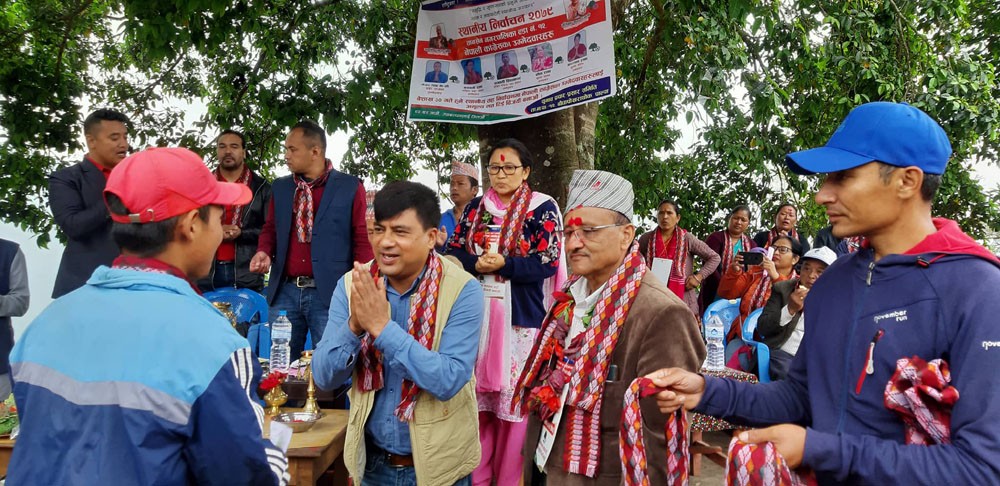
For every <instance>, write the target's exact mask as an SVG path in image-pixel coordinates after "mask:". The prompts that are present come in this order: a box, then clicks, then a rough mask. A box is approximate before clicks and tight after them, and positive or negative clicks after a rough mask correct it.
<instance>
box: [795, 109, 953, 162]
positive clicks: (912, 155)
mask: <svg viewBox="0 0 1000 486" xmlns="http://www.w3.org/2000/svg"><path fill="white" fill-rule="evenodd" d="M949 158H951V143H950V142H948V136H947V135H945V133H944V129H942V128H941V125H938V123H937V122H936V121H934V120H933V119H932V118H931V117H929V116H927V114H926V113H924V112H922V111H920V110H919V109H917V108H914V107H912V106H910V105H908V104H906V103H889V102H884V101H877V102H873V103H865V104H863V105H860V106H858V107H855V108H854V109H853V110H851V112H850V113H848V114H847V118H844V121H843V122H842V123H841V124H840V127H838V128H837V131H836V132H833V136H831V137H830V141H828V142H826V145H825V146H823V147H819V148H814V149H809V150H803V151H801V152H793V153H790V154H788V155H787V156H786V158H785V163H787V164H788V168H789V169H791V171H792V172H794V173H796V174H800V175H810V174H817V173H826V172H837V171H839V170H846V169H851V168H854V167H858V166H860V165H864V164H867V163H869V162H874V161H879V162H884V163H886V164H889V165H894V166H897V167H910V166H916V167H919V168H920V169H921V170H923V171H924V172H925V173H927V174H941V173H943V172H944V168H945V166H946V165H948V159H949Z"/></svg>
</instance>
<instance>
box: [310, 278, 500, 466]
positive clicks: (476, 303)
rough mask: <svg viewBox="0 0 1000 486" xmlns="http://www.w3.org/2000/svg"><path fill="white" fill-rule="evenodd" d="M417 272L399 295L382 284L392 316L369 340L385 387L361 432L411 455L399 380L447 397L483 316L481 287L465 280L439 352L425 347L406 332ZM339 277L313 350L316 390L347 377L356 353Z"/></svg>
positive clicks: (472, 357) (469, 358)
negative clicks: (379, 360) (323, 329)
mask: <svg viewBox="0 0 1000 486" xmlns="http://www.w3.org/2000/svg"><path fill="white" fill-rule="evenodd" d="M421 279H423V274H422V273H421V275H420V277H419V278H417V280H416V281H414V282H413V285H412V286H411V287H410V288H409V290H407V291H406V292H405V293H403V294H400V293H399V292H397V291H396V290H395V289H393V288H392V286H390V285H389V284H388V282H387V283H386V297H387V299H388V300H389V308H390V310H391V315H392V320H391V321H390V322H389V323H388V324H387V325H386V327H385V329H384V330H383V331H382V333H381V334H379V336H378V338H376V339H375V347H376V348H377V349H378V350H380V351H382V360H383V361H382V364H383V369H384V370H385V382H384V383H385V386H383V387H382V389H381V390H379V391H377V392H376V395H375V406H374V408H373V409H372V412H371V414H370V415H369V416H368V422H367V423H366V424H365V432H366V436H367V438H368V440H370V441H372V442H373V443H374V444H375V445H376V446H378V447H379V448H381V449H384V450H386V451H388V452H391V453H393V454H403V455H406V454H411V453H412V450H413V449H412V447H411V445H410V429H409V425H408V424H407V423H406V422H401V421H400V420H399V419H398V418H396V414H395V411H396V406H397V405H399V400H400V388H401V387H402V384H403V379H404V378H405V379H408V380H411V381H413V382H414V383H415V384H416V385H417V386H418V387H420V389H421V390H423V391H425V392H427V393H430V394H431V395H432V396H434V397H435V398H437V399H438V400H442V401H443V400H448V399H450V398H452V397H454V396H455V394H457V393H458V391H459V390H461V389H462V387H463V386H465V384H466V383H468V381H469V379H471V378H472V372H473V368H474V366H475V362H476V354H477V353H478V351H479V330H480V327H481V326H482V319H483V301H484V296H483V290H482V287H480V285H479V282H478V281H476V280H470V281H468V282H467V283H466V284H465V287H463V288H462V291H461V292H460V293H459V295H458V299H457V300H456V301H455V304H454V306H453V307H452V309H451V313H450V314H449V315H448V323H447V325H446V326H445V328H444V330H443V331H442V332H441V345H440V346H439V348H438V349H439V351H438V352H434V351H430V350H428V349H427V348H424V347H423V346H421V345H420V343H418V342H417V341H416V340H415V339H413V336H410V334H409V333H408V332H407V325H408V323H409V319H410V296H411V295H413V293H414V292H415V291H416V289H417V287H418V286H419V285H420V281H421ZM344 287H345V285H344V280H343V278H341V280H340V282H338V283H337V290H336V291H334V293H333V299H332V300H331V302H330V318H329V321H328V322H327V324H326V332H325V333H324V334H323V340H322V341H320V343H319V345H318V346H317V347H316V351H315V353H314V354H313V364H312V366H313V375H314V378H315V380H316V384H317V385H318V386H319V387H320V388H322V389H331V388H334V387H336V386H338V385H340V384H341V383H343V382H345V381H347V379H348V378H350V376H351V372H352V371H353V370H354V366H355V363H356V361H357V359H358V353H359V352H360V351H361V339H360V337H359V336H356V335H355V334H354V333H353V332H351V329H350V326H349V325H348V323H347V322H348V319H349V317H350V307H349V305H348V302H347V293H346V291H345V289H344Z"/></svg>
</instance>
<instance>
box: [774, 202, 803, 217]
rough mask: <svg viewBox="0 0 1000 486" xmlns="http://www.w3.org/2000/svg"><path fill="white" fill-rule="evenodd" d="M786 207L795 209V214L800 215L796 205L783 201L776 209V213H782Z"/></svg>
mask: <svg viewBox="0 0 1000 486" xmlns="http://www.w3.org/2000/svg"><path fill="white" fill-rule="evenodd" d="M785 208H792V209H794V210H795V216H796V217H797V216H798V215H799V208H797V207H795V205H794V204H792V203H790V202H783V203H781V204H780V205H778V208H777V209H775V210H774V215H775V216H777V215H778V213H780V212H781V210H782V209H785Z"/></svg>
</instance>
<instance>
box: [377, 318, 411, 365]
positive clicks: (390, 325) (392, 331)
mask: <svg viewBox="0 0 1000 486" xmlns="http://www.w3.org/2000/svg"><path fill="white" fill-rule="evenodd" d="M411 340H413V337H412V336H410V334H409V333H407V332H406V331H404V330H403V328H402V327H400V326H399V324H397V323H396V321H393V320H389V322H387V323H386V324H385V328H384V329H382V333H381V334H379V335H378V337H377V338H375V347H376V348H377V349H378V350H379V351H382V354H384V355H385V357H386V358H388V359H389V360H392V359H393V358H394V357H395V355H396V354H397V353H398V352H400V351H401V350H402V349H403V347H404V346H405V345H406V343H407V342H409V341H411Z"/></svg>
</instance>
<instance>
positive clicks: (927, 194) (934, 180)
mask: <svg viewBox="0 0 1000 486" xmlns="http://www.w3.org/2000/svg"><path fill="white" fill-rule="evenodd" d="M876 162H878V161H876ZM878 164H879V167H878V173H879V177H880V178H881V179H882V183H883V184H888V183H889V175H890V174H892V173H893V172H895V170H896V169H899V168H900V167H897V166H895V165H890V164H887V163H885V162H878ZM939 187H941V174H928V173H926V172H924V182H922V183H921V184H920V197H922V198H923V199H924V201H927V202H930V201H933V200H934V195H935V194H937V190H938V188H939Z"/></svg>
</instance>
